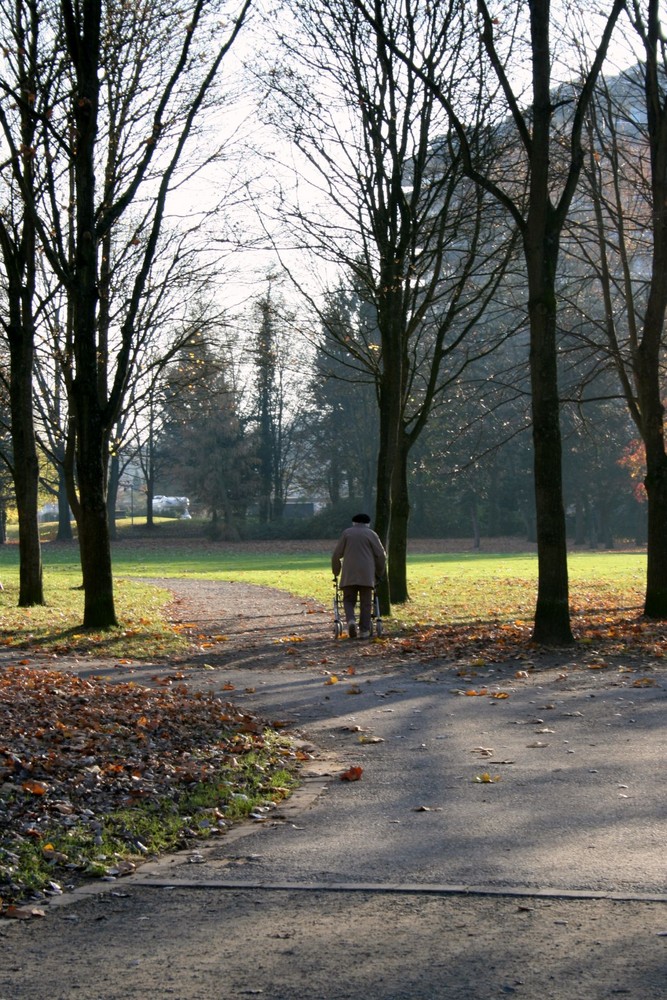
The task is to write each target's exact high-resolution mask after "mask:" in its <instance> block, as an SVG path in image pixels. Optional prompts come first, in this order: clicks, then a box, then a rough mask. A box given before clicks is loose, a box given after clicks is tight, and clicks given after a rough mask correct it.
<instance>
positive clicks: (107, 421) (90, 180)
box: [63, 0, 118, 628]
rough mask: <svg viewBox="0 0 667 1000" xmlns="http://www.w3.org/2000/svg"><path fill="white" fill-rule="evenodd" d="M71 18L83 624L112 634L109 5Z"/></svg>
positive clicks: (90, 6) (75, 409) (73, 406)
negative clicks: (101, 252) (101, 70)
mask: <svg viewBox="0 0 667 1000" xmlns="http://www.w3.org/2000/svg"><path fill="white" fill-rule="evenodd" d="M63 16H64V19H65V24H66V30H67V40H68V46H69V50H70V56H71V57H72V61H73V63H74V65H75V67H76V78H77V93H76V94H75V95H74V102H73V108H72V115H73V119H74V122H75V128H76V144H75V157H74V183H75V190H76V239H75V254H74V257H75V259H74V278H73V281H72V285H71V287H70V289H69V292H70V300H71V303H72V327H73V340H74V359H75V366H76V376H75V378H74V379H73V382H72V388H71V399H70V412H71V413H72V414H73V416H74V422H75V431H76V444H75V447H76V470H77V485H78V488H79V504H78V506H77V509H76V514H77V524H78V528H79V547H80V551H81V570H82V574H83V589H84V617H83V624H84V627H85V628H110V627H112V626H115V625H117V624H118V623H117V621H116V612H115V608H114V598H113V575H112V571H111V541H110V538H109V522H108V518H107V506H106V487H107V460H108V445H109V434H110V429H111V425H112V419H113V416H114V415H113V414H106V415H105V414H104V413H103V407H104V405H105V404H106V397H107V386H106V363H107V358H106V351H105V349H104V343H103V340H98V327H97V296H98V282H97V238H96V228H95V226H96V219H95V176H96V169H95V137H96V133H97V114H98V99H99V86H100V84H99V78H98V73H97V67H98V62H99V51H100V30H101V19H102V4H101V0H88V2H87V3H86V4H85V5H84V7H83V17H82V19H81V20H80V19H79V12H78V11H77V10H75V8H74V6H73V5H72V4H71V3H70V2H68V3H64V4H63Z"/></svg>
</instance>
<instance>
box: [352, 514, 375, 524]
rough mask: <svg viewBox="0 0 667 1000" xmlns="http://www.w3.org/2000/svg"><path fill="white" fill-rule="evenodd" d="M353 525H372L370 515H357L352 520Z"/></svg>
mask: <svg viewBox="0 0 667 1000" xmlns="http://www.w3.org/2000/svg"><path fill="white" fill-rule="evenodd" d="M352 523H353V524H370V523H371V519H370V517H369V516H368V514H355V515H354V517H353V518H352Z"/></svg>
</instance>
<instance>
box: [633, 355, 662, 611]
mask: <svg viewBox="0 0 667 1000" xmlns="http://www.w3.org/2000/svg"><path fill="white" fill-rule="evenodd" d="M647 341H648V342H649V343H650V342H651V341H653V345H654V347H655V345H657V344H658V343H659V339H658V340H656V339H655V338H650V337H645V344H644V345H643V346H644V348H646V346H647V343H646V342H647ZM652 353H653V354H654V355H655V357H653V359H647V358H646V354H645V352H644V351H642V350H640V351H639V352H638V358H637V366H636V371H637V373H638V384H639V387H640V406H641V413H642V424H643V428H642V430H643V438H644V447H645V450H646V478H645V480H644V485H645V487H646V495H647V497H648V534H647V546H646V551H647V560H646V594H645V598H644V614H645V615H647V617H649V618H667V455H666V454H665V439H664V418H663V406H662V403H661V401H660V383H659V378H658V372H659V365H658V364H657V352H656V351H655V349H654V350H652Z"/></svg>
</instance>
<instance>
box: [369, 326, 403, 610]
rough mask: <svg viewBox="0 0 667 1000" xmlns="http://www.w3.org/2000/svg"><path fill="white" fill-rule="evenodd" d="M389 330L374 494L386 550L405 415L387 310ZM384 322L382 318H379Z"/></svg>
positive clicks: (395, 335)
mask: <svg viewBox="0 0 667 1000" xmlns="http://www.w3.org/2000/svg"><path fill="white" fill-rule="evenodd" d="M387 313H388V322H387V330H383V336H382V345H383V346H382V373H381V377H380V385H379V415H380V430H379V439H380V444H379V450H378V464H377V491H376V495H375V525H374V527H375V531H376V532H377V534H378V535H379V537H380V541H381V542H382V544H383V545H384V547H385V549H387V550H389V548H390V546H391V538H390V531H391V523H392V480H393V476H394V467H395V465H396V462H397V460H398V455H399V440H400V433H401V412H402V367H401V365H402V358H401V331H400V329H398V327H397V325H395V324H392V320H391V312H390V310H389V309H387ZM379 321H380V323H382V317H379ZM389 573H391V566H390V564H389V565H388V571H387V573H386V574H385V578H384V580H383V581H382V582H381V585H380V586H379V588H378V597H379V600H380V614H382V615H388V614H390V613H391V596H390V592H389Z"/></svg>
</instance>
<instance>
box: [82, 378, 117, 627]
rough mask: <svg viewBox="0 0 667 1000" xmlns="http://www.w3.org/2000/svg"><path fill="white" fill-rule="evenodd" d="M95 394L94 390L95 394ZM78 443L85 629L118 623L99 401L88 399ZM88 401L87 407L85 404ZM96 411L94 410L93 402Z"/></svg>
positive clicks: (104, 445) (83, 409) (103, 440)
mask: <svg viewBox="0 0 667 1000" xmlns="http://www.w3.org/2000/svg"><path fill="white" fill-rule="evenodd" d="M93 394H94V393H93ZM83 402H84V405H83V407H82V412H81V414H80V418H79V419H80V426H81V431H80V433H79V438H80V440H79V442H78V446H77V478H78V483H79V494H80V514H79V520H78V528H79V548H80V552H81V571H82V574H83V590H84V614H83V625H84V628H110V627H112V626H115V625H117V624H118V622H117V620H116V612H115V607H114V595H113V574H112V568H111V540H110V537H109V521H108V518H107V503H106V468H105V464H104V456H105V454H106V444H107V441H106V436H105V434H104V433H103V431H102V428H101V427H100V421H99V416H97V417H96V415H95V413H94V411H95V410H96V409H97V401H96V400H92V401H91V400H90V399H84V401H83ZM86 402H87V403H88V404H89V406H88V407H87V406H86V405H85V403H86ZM91 402H92V405H93V413H92V414H91V413H90V403H91Z"/></svg>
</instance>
